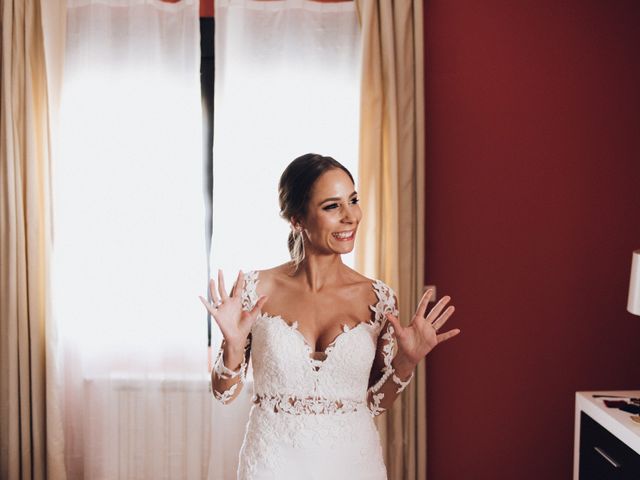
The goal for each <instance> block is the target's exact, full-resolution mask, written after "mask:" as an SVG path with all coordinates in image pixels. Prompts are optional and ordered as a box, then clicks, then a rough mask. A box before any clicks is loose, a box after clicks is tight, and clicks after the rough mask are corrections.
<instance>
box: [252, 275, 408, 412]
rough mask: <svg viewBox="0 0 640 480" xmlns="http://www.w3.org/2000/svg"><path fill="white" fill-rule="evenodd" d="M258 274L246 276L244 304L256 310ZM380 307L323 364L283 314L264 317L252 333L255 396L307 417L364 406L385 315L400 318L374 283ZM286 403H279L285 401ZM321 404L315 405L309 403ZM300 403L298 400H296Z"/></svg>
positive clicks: (346, 331) (390, 296)
mask: <svg viewBox="0 0 640 480" xmlns="http://www.w3.org/2000/svg"><path fill="white" fill-rule="evenodd" d="M258 277H259V275H258V272H257V271H251V272H248V273H246V274H245V286H244V290H243V292H242V304H243V308H244V309H245V310H250V309H251V308H253V306H254V305H255V303H256V302H257V300H258V294H257V291H256V286H257V284H258V281H259V278H258ZM372 288H373V289H374V291H375V294H376V297H377V302H376V303H375V304H373V305H370V307H369V308H370V310H371V311H372V312H373V314H372V316H371V319H370V320H369V321H366V322H361V323H359V324H358V325H356V326H355V327H353V328H349V327H348V326H346V325H345V326H344V327H343V331H342V332H341V333H340V334H339V335H338V336H337V337H336V338H335V340H334V341H333V342H331V344H330V345H329V346H328V347H327V348H326V349H325V351H324V352H323V353H324V354H325V355H324V359H322V360H320V359H316V358H313V353H314V349H313V348H312V347H311V346H310V345H309V343H308V342H307V341H306V339H305V337H304V336H303V335H302V333H301V332H300V331H299V330H298V325H297V322H292V323H288V322H287V321H286V320H285V319H284V318H282V317H281V316H278V315H270V314H268V313H265V312H263V313H262V314H261V315H260V316H259V317H258V318H257V320H256V321H255V323H254V324H253V327H252V330H251V345H250V349H251V358H252V364H253V378H254V394H255V396H256V397H258V398H260V399H261V401H262V402H266V403H268V402H273V403H274V404H275V405H277V406H279V407H280V408H283V406H284V408H285V409H287V408H290V409H293V410H296V409H298V410H300V412H301V413H302V412H304V411H305V408H308V405H312V407H311V408H314V409H323V410H331V409H333V408H334V407H336V406H337V407H338V408H347V409H349V408H350V407H351V406H353V407H354V408H355V406H356V405H358V404H362V403H363V402H364V401H365V400H366V395H367V388H368V386H369V385H368V384H369V378H370V373H371V367H372V363H373V360H374V356H375V354H376V348H377V343H378V337H379V334H380V331H381V329H382V328H383V326H384V324H385V322H386V318H385V314H387V313H392V314H394V315H396V316H397V315H398V312H397V309H396V305H395V299H394V293H393V291H392V290H391V288H390V287H388V286H387V285H386V284H385V283H384V282H382V281H380V280H376V281H374V282H372ZM283 398H285V399H287V401H286V402H280V400H281V399H283ZM309 398H313V399H322V402H318V401H315V402H314V403H312V404H308V403H305V399H309ZM291 399H298V400H299V401H297V402H296V401H291ZM323 402H324V403H323Z"/></svg>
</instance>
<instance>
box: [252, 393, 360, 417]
mask: <svg viewBox="0 0 640 480" xmlns="http://www.w3.org/2000/svg"><path fill="white" fill-rule="evenodd" d="M252 400H253V403H255V404H256V405H257V406H259V407H260V408H262V409H265V410H267V411H270V412H274V413H288V414H291V415H323V414H335V413H354V412H358V411H362V410H364V409H366V408H367V405H366V403H365V402H364V400H351V399H338V400H336V399H331V398H325V397H311V396H307V397H298V396H295V395H285V394H275V395H274V394H256V395H254V396H253V398H252Z"/></svg>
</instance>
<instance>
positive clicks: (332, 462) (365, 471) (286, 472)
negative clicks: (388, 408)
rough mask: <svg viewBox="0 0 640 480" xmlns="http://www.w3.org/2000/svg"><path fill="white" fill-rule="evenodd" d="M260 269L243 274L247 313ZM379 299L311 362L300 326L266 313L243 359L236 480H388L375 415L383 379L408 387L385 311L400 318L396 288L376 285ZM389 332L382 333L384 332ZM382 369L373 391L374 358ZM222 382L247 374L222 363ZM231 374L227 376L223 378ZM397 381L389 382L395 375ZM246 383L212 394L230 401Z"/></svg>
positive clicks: (254, 329) (255, 327) (257, 323)
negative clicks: (244, 413)
mask: <svg viewBox="0 0 640 480" xmlns="http://www.w3.org/2000/svg"><path fill="white" fill-rule="evenodd" d="M257 282H258V272H256V271H252V272H249V273H247V274H245V288H244V290H243V292H242V304H243V308H244V309H245V310H250V309H251V308H253V306H254V305H255V303H256V301H257V300H258V294H257V293H256V284H257ZM372 288H373V289H374V291H375V293H376V295H377V298H378V301H377V303H376V304H374V305H371V306H370V309H371V311H372V318H371V320H370V321H368V322H362V323H360V324H358V325H357V326H356V327H354V328H351V329H349V328H348V327H347V326H343V332H342V333H341V334H340V335H338V337H337V338H336V339H335V340H334V341H333V342H332V343H331V344H330V345H329V347H327V349H326V350H325V351H324V354H325V355H322V356H323V357H324V359H323V360H318V359H314V358H313V357H314V355H313V354H314V349H313V348H312V347H311V346H310V345H309V344H308V342H307V341H306V339H305V338H304V336H303V335H302V334H301V333H300V332H299V331H298V329H297V322H293V323H292V324H289V323H287V322H286V321H285V319H283V318H282V317H280V316H272V315H269V314H266V313H263V314H261V315H260V316H259V317H258V318H257V320H256V321H255V323H254V325H253V327H252V330H251V335H250V337H249V339H248V341H247V347H246V355H245V357H246V358H249V355H250V357H251V359H252V364H253V379H254V396H253V401H254V405H253V406H252V408H251V413H250V415H249V421H248V423H247V429H246V433H245V437H244V442H243V444H242V448H241V450H240V459H239V460H240V462H239V467H238V479H239V480H276V479H277V480H294V479H295V480H299V479H305V480H311V479H322V480H329V479H331V480H338V479H345V480H347V479H348V480H384V479H386V478H387V474H386V469H385V465H384V462H383V457H382V449H381V446H380V439H379V436H378V431H377V429H376V427H375V424H374V422H373V417H374V416H375V415H377V414H379V413H381V412H382V410H383V409H382V408H381V407H380V401H381V400H382V397H384V394H383V393H381V392H379V390H380V388H381V386H382V384H383V383H385V382H386V381H392V380H393V382H395V383H396V384H397V385H398V389H397V391H398V392H401V391H402V390H403V389H404V388H405V386H406V385H407V384H408V383H409V380H410V379H409V380H407V381H406V382H402V381H401V380H400V379H398V378H397V377H396V376H395V373H394V371H393V367H392V366H391V360H392V358H393V353H392V352H393V349H394V346H393V343H394V337H393V328H392V326H391V324H390V323H388V321H387V320H386V318H385V314H386V313H393V314H394V315H397V314H398V312H397V310H396V305H395V299H394V294H393V291H392V290H391V288H390V287H388V286H387V285H386V284H384V283H383V282H381V281H379V280H378V281H375V282H373V284H372ZM385 325H386V328H384V333H381V332H382V330H383V327H385ZM376 354H377V355H380V356H381V360H383V364H384V367H383V368H382V369H381V371H380V372H379V375H377V376H376V377H374V378H375V379H376V382H375V384H374V385H372V386H369V382H370V374H371V369H372V365H373V361H374V357H375V356H376ZM215 371H216V372H218V373H219V374H220V375H221V376H222V377H223V378H233V377H234V376H235V375H239V376H240V378H241V380H243V379H244V375H245V373H246V361H245V362H243V365H242V366H241V368H240V369H239V370H238V371H237V372H231V371H230V370H229V369H227V368H226V367H225V366H224V365H223V363H222V349H221V350H220V353H219V355H218V357H217V360H216V365H215ZM225 373H226V374H229V375H228V376H225ZM390 377H392V378H390ZM241 383H242V382H239V383H236V384H234V385H233V386H232V387H231V388H230V389H229V390H227V391H226V392H217V391H215V390H214V394H215V396H216V398H218V400H221V401H222V402H223V403H226V402H227V401H229V400H230V399H231V397H232V396H233V394H234V392H235V390H236V388H237V387H238V385H240V384H241Z"/></svg>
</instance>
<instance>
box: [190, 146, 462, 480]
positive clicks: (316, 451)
mask: <svg viewBox="0 0 640 480" xmlns="http://www.w3.org/2000/svg"><path fill="white" fill-rule="evenodd" d="M279 197H280V210H281V212H280V213H281V215H282V217H283V218H284V219H285V220H287V221H288V222H290V224H291V229H292V232H291V233H290V234H289V251H290V253H291V257H292V261H291V262H288V263H285V264H283V265H280V266H277V267H274V268H271V269H269V270H263V271H252V272H248V273H247V274H246V275H245V274H243V273H242V272H240V274H239V275H238V278H237V281H236V283H235V285H234V288H232V290H231V294H230V295H228V294H227V292H226V288H225V285H224V278H223V275H222V273H221V272H218V288H216V284H215V282H214V281H213V280H211V283H210V290H211V299H212V301H213V302H212V303H209V302H207V301H206V300H205V299H204V298H202V297H200V299H201V300H202V302H203V303H204V304H205V306H206V307H207V309H208V311H209V312H210V313H211V315H212V316H213V318H214V319H215V321H216V323H217V324H218V326H219V327H220V329H221V331H222V335H223V337H224V340H223V342H222V346H221V348H220V352H219V354H218V357H217V360H216V362H215V367H214V369H213V371H212V373H211V382H212V387H213V393H214V395H215V397H216V398H217V399H218V400H220V401H222V402H223V403H228V402H230V401H232V400H233V399H234V398H235V397H236V396H237V395H238V392H239V391H240V389H241V388H242V384H243V381H244V379H245V374H246V369H247V363H248V361H249V358H250V357H251V358H252V364H253V376H254V387H255V392H254V397H253V401H254V405H253V407H252V409H251V413H250V416H249V422H248V424H247V430H246V433H245V438H244V442H243V445H242V448H241V451H240V464H239V467H238V478H239V479H242V480H245V479H251V480H257V479H278V480H283V479H315V478H317V479H341V478H344V479H349V480H354V479H362V480H364V479H376V480H377V479H386V478H387V477H386V470H385V466H384V462H383V457H382V449H381V446H380V440H379V437H378V433H377V430H376V428H375V425H374V422H373V417H374V416H376V415H378V414H380V413H381V412H383V411H384V410H385V409H387V408H389V407H390V406H391V405H392V403H393V401H394V400H395V399H396V398H397V397H398V395H399V394H400V393H401V392H402V391H403V390H404V389H405V387H406V386H407V385H408V384H409V382H410V381H411V379H412V377H413V371H414V369H415V367H416V365H417V364H418V362H419V361H420V360H421V359H422V358H423V357H424V356H425V355H426V354H427V353H428V352H429V351H431V350H432V349H433V348H434V347H435V346H436V345H437V344H438V343H441V342H443V341H445V340H447V339H449V338H452V337H454V336H455V335H457V334H458V333H459V332H460V330H458V329H455V330H451V331H449V332H446V333H441V334H437V333H436V331H437V330H438V329H439V328H440V327H442V325H444V323H445V322H446V321H447V319H448V318H449V317H450V316H451V314H452V313H453V310H454V308H453V306H449V307H447V304H448V303H449V300H450V298H449V297H444V298H442V299H441V300H440V301H439V302H438V303H437V304H436V305H435V306H434V307H433V309H432V310H431V312H430V313H429V314H428V315H427V316H426V318H425V313H426V309H427V304H428V303H429V300H430V298H431V296H432V291H431V290H428V291H427V292H426V293H425V294H424V295H423V297H422V299H421V301H420V304H419V305H418V309H417V311H416V313H415V315H414V317H413V319H412V321H411V324H410V325H408V326H406V327H405V326H402V325H400V323H399V321H398V310H397V307H396V305H397V300H396V297H395V295H394V293H393V291H392V290H391V288H389V287H388V286H387V285H386V284H384V283H383V282H381V281H379V280H376V281H372V280H370V279H368V278H366V277H364V276H363V275H361V274H359V273H358V272H356V271H354V270H352V269H351V268H349V267H348V266H346V265H344V264H343V263H342V259H341V255H342V254H345V253H348V252H350V251H351V250H353V244H354V240H355V237H356V233H357V230H358V224H359V222H360V220H361V218H362V213H361V211H360V207H359V205H358V196H357V193H356V192H355V187H354V182H353V177H352V176H351V174H350V173H349V171H348V170H347V169H346V168H345V167H344V166H343V165H341V164H340V163H339V162H337V161H336V160H334V159H333V158H331V157H323V156H321V155H316V154H307V155H303V156H301V157H299V158H296V159H295V160H294V161H293V162H292V163H291V164H290V165H289V166H288V167H287V168H286V169H285V171H284V173H283V174H282V177H281V178H280V184H279ZM445 307H446V308H445Z"/></svg>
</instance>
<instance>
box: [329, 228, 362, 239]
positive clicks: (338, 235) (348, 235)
mask: <svg viewBox="0 0 640 480" xmlns="http://www.w3.org/2000/svg"><path fill="white" fill-rule="evenodd" d="M355 234H356V231H355V230H348V231H345V232H335V233H332V234H331V235H333V238H335V239H336V240H338V241H341V242H348V241H351V240H353V238H354V237H355Z"/></svg>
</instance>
